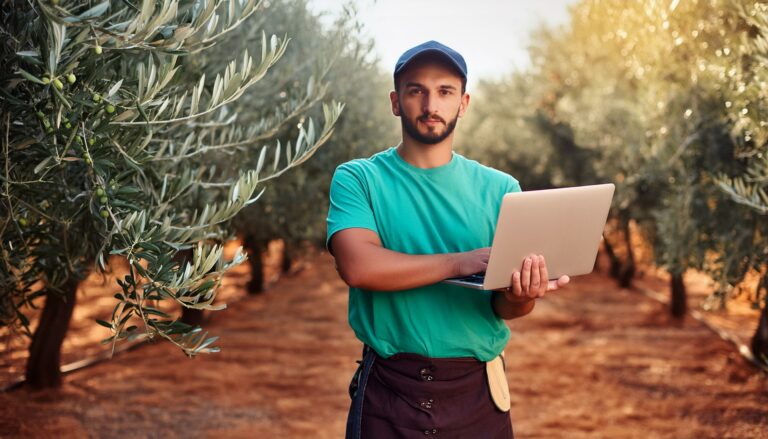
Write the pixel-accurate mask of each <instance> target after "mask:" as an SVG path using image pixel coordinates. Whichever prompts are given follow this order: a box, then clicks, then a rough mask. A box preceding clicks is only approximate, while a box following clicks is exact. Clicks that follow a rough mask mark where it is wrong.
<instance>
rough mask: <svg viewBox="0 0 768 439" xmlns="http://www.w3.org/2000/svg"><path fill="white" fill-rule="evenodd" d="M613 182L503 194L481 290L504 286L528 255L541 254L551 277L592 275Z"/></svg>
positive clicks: (611, 195)
mask: <svg viewBox="0 0 768 439" xmlns="http://www.w3.org/2000/svg"><path fill="white" fill-rule="evenodd" d="M614 189H615V187H614V185H613V184H600V185H591V186H579V187H570V188H562V189H547V190H540V191H526V192H514V193H509V194H506V195H504V199H503V201H502V204H501V210H500V211H499V219H498V222H497V224H496V234H495V235H494V238H493V246H492V247H491V256H490V259H489V260H488V268H487V270H486V273H485V282H484V283H483V289H485V290H492V289H497V288H506V287H508V286H509V285H510V279H511V275H512V273H513V272H514V271H516V270H519V269H520V267H521V266H522V261H523V260H524V259H525V257H526V256H528V255H529V254H532V253H533V254H541V255H544V258H545V259H546V263H547V270H548V272H549V278H550V279H557V278H559V277H560V276H562V275H566V274H567V275H569V276H577V275H580V274H586V273H590V272H591V271H592V269H593V267H594V265H595V259H596V257H597V250H598V247H599V245H600V240H601V239H602V234H603V228H604V227H605V222H606V219H607V218H608V210H609V209H610V207H611V199H612V197H613V192H614Z"/></svg>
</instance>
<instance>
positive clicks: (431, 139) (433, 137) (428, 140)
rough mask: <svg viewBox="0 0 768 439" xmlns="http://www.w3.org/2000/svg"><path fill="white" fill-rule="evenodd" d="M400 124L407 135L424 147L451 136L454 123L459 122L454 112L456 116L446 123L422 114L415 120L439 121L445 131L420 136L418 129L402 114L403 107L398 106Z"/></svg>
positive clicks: (454, 126)
mask: <svg viewBox="0 0 768 439" xmlns="http://www.w3.org/2000/svg"><path fill="white" fill-rule="evenodd" d="M400 115H401V116H400V123H401V125H402V126H403V130H404V131H405V132H406V133H408V135H409V136H410V137H411V138H412V139H413V140H415V141H417V142H419V143H423V144H425V145H435V144H437V143H440V142H442V141H443V140H445V139H446V138H447V137H448V136H450V135H451V133H452V132H453V130H454V129H455V128H456V122H457V121H458V120H459V112H458V111H457V112H456V116H455V117H454V118H453V119H452V120H451V121H450V122H448V123H445V120H444V119H443V118H441V117H438V116H430V115H429V114H422V115H421V116H419V117H418V118H417V119H418V120H420V121H422V122H424V121H427V120H430V119H434V120H440V121H441V122H443V123H444V124H445V131H443V132H442V133H440V134H433V133H427V134H422V133H420V132H419V129H418V128H417V127H416V125H415V124H413V123H411V121H410V119H409V118H408V117H406V116H405V113H404V112H403V107H402V106H400Z"/></svg>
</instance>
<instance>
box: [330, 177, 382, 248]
mask: <svg viewBox="0 0 768 439" xmlns="http://www.w3.org/2000/svg"><path fill="white" fill-rule="evenodd" d="M327 225H328V233H327V235H326V238H325V247H326V248H327V249H328V251H330V252H331V253H333V251H332V250H331V246H330V244H331V237H333V235H334V234H335V233H336V232H339V231H341V230H344V229H349V228H357V227H359V228H364V229H369V230H373V231H374V232H376V233H379V231H378V229H377V227H376V221H375V219H374V215H373V210H372V209H371V200H370V196H369V194H368V191H367V190H366V187H365V184H364V181H363V180H362V176H360V175H359V174H358V173H356V172H354V171H353V170H352V169H350V167H349V166H347V165H341V166H339V167H338V168H336V172H335V173H334V174H333V180H331V190H330V203H329V206H328V220H327Z"/></svg>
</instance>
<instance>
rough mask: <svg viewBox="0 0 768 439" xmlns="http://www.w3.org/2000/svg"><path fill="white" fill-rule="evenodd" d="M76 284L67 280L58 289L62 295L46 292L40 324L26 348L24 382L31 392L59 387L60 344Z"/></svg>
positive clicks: (70, 312) (73, 299)
mask: <svg viewBox="0 0 768 439" xmlns="http://www.w3.org/2000/svg"><path fill="white" fill-rule="evenodd" d="M79 283H80V282H79V281H78V280H77V279H75V278H70V280H68V281H67V282H65V283H64V285H62V287H61V288H62V289H63V291H64V295H63V296H62V295H61V294H60V293H57V292H54V291H49V292H47V293H46V295H45V306H44V308H43V313H42V314H41V315H40V323H39V324H38V325H37V329H35V333H34V335H33V336H32V343H31V344H30V345H29V358H28V359H27V368H26V372H25V379H26V383H27V385H29V386H30V387H32V388H34V389H42V388H52V387H59V386H61V344H62V343H63V342H64V337H65V336H66V335H67V329H69V320H70V319H71V318H72V310H73V309H75V300H76V298H77V286H78V284H79Z"/></svg>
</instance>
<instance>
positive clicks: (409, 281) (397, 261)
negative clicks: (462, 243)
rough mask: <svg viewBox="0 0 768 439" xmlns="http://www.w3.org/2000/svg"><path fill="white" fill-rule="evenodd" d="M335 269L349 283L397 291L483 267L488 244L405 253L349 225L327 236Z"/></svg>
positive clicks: (484, 266)
mask: <svg viewBox="0 0 768 439" xmlns="http://www.w3.org/2000/svg"><path fill="white" fill-rule="evenodd" d="M330 246H331V251H332V253H333V255H334V257H335V258H336V269H337V270H338V271H339V274H340V275H341V278H342V279H343V280H344V282H346V283H347V285H349V286H350V287H353V288H361V289H365V290H371V291H398V290H407V289H411V288H417V287H422V286H425V285H430V284H434V283H437V282H440V281H442V280H444V279H446V278H449V277H457V276H469V275H470V274H474V273H478V272H481V271H485V268H486V267H487V265H488V256H489V255H490V248H482V249H478V250H474V251H470V252H463V253H446V254H436V255H409V254H405V253H399V252H395V251H392V250H388V249H386V248H384V247H383V246H382V244H381V240H380V239H379V235H377V234H376V232H374V231H372V230H368V229H363V228H349V229H344V230H341V231H339V232H336V233H335V234H334V235H333V236H332V237H331V242H330Z"/></svg>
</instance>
